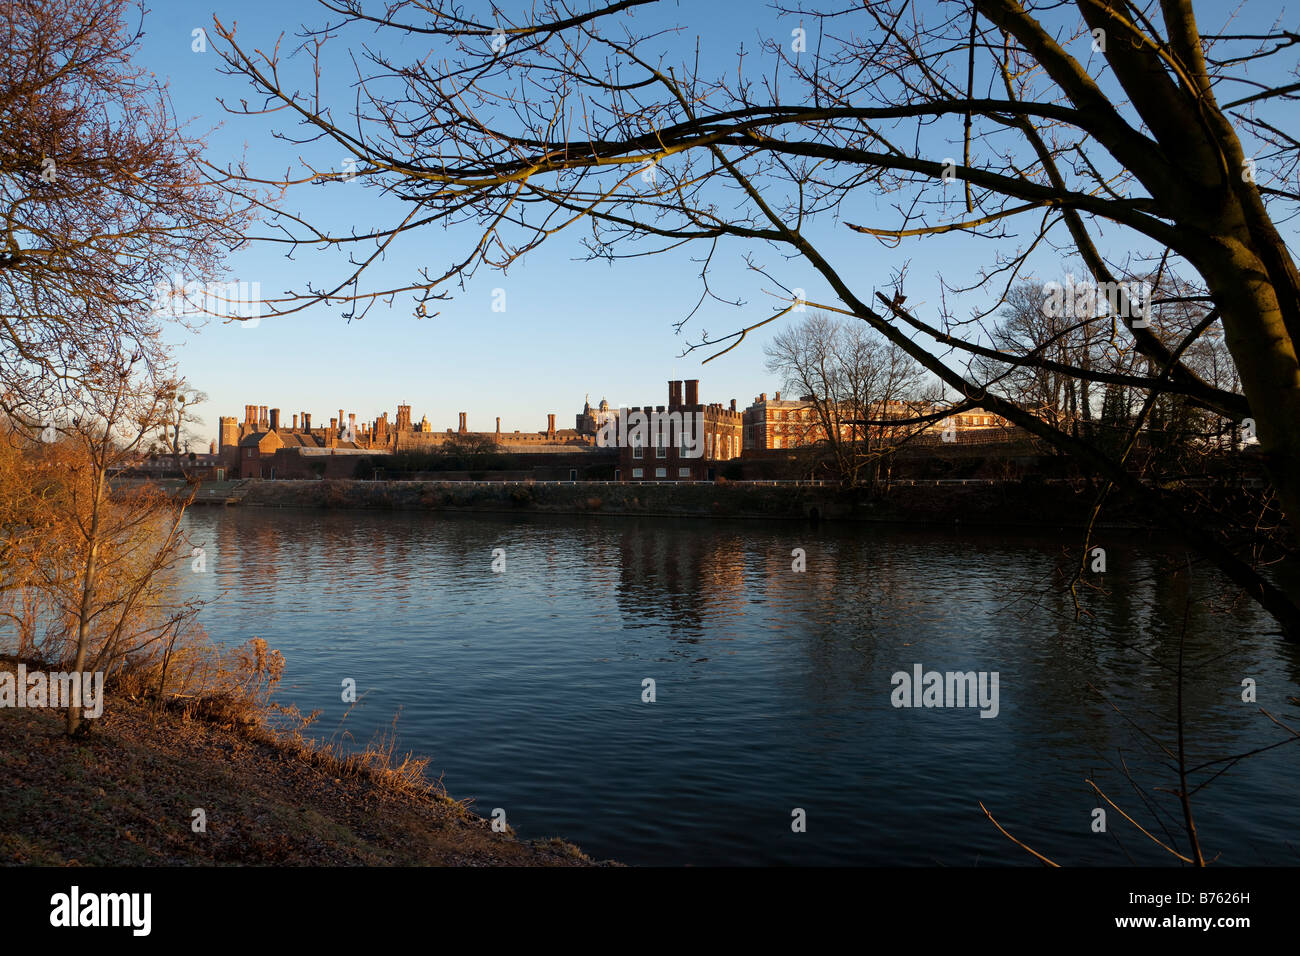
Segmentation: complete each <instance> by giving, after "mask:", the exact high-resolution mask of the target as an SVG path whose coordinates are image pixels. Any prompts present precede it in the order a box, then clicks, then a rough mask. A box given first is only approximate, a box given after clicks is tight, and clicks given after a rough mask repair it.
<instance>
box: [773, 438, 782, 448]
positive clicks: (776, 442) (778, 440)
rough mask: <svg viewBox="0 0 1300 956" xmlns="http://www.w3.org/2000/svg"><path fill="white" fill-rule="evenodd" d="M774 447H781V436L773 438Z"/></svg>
mask: <svg viewBox="0 0 1300 956" xmlns="http://www.w3.org/2000/svg"><path fill="white" fill-rule="evenodd" d="M772 447H773V448H780V447H781V439H780V438H773V439H772Z"/></svg>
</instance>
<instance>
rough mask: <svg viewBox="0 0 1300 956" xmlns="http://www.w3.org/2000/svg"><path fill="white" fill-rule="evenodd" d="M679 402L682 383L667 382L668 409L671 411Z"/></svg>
mask: <svg viewBox="0 0 1300 956" xmlns="http://www.w3.org/2000/svg"><path fill="white" fill-rule="evenodd" d="M681 403H682V383H681V382H669V383H668V410H669V411H672V410H673V409H674V408H676V407H677V406H679V405H680V404H681Z"/></svg>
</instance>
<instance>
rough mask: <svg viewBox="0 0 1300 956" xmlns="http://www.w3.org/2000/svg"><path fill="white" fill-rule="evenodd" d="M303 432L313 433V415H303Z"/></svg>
mask: <svg viewBox="0 0 1300 956" xmlns="http://www.w3.org/2000/svg"><path fill="white" fill-rule="evenodd" d="M302 430H303V431H305V432H309V431H311V415H310V414H308V413H307V412H303V413H302Z"/></svg>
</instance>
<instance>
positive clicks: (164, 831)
mask: <svg viewBox="0 0 1300 956" xmlns="http://www.w3.org/2000/svg"><path fill="white" fill-rule="evenodd" d="M9 666H10V665H7V664H0V667H9ZM89 723H91V724H92V729H91V733H90V734H89V735H87V736H85V737H82V738H77V739H69V738H67V737H66V736H64V734H63V724H62V715H61V713H57V712H55V711H52V710H49V709H26V708H23V709H14V708H4V709H0V774H2V775H3V779H4V781H5V786H4V788H3V790H2V791H0V863H3V864H5V865H11V866H12V865H40V866H64V865H83V866H109V865H114V866H116V865H124V866H135V865H145V866H214V865H231V864H235V865H254V866H255V865H276V866H589V865H593V861H591V860H590V859H588V858H587V857H586V856H585V855H583V854H582V852H581V851H580V850H578V848H577V847H574V846H573V845H572V844H569V843H566V842H564V841H563V840H559V839H555V840H545V841H533V842H526V841H522V840H519V839H517V838H516V837H515V836H514V835H513V834H512V833H509V832H506V833H495V832H493V830H492V828H491V824H490V822H489V821H487V820H485V819H483V818H481V817H479V816H477V815H475V814H473V813H471V812H470V811H469V810H468V809H467V808H466V805H465V803H463V802H458V801H456V800H453V799H451V798H450V797H448V796H446V795H445V794H442V793H441V792H439V791H438V790H437V788H436V787H434V786H430V787H427V788H409V787H404V788H397V787H394V786H391V785H387V784H385V783H383V782H381V781H379V780H376V779H374V778H373V777H372V776H371V775H370V774H368V773H366V772H365V771H364V768H356V769H353V770H352V771H351V772H350V771H349V769H348V768H344V767H341V766H340V765H338V764H337V763H336V762H332V761H329V760H325V759H322V758H321V755H320V754H319V753H313V752H311V751H309V750H306V749H303V748H300V747H298V746H296V745H295V744H294V742H293V741H292V740H283V741H280V742H279V743H277V742H274V741H273V740H271V739H269V738H266V737H263V736H261V735H259V734H250V733H247V732H242V731H239V730H235V729H231V728H227V727H221V726H218V725H215V724H213V723H210V722H208V721H205V720H201V719H196V718H186V717H184V716H183V715H181V714H179V713H175V712H163V713H160V714H157V713H154V712H153V711H152V710H151V709H149V708H147V707H145V706H144V705H143V704H141V703H138V702H134V701H131V700H129V699H125V698H114V696H113V695H112V694H110V695H109V697H108V702H107V706H106V708H105V712H104V715H103V716H102V717H101V718H99V719H97V720H94V721H90V722H89ZM196 810H202V811H203V817H204V818H205V821H204V822H205V828H204V832H195V829H194V821H195V819H196V814H195V812H194V811H196Z"/></svg>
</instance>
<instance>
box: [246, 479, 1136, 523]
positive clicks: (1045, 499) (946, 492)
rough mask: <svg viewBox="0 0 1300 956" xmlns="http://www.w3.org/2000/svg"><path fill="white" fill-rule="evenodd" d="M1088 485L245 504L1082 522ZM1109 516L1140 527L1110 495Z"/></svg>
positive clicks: (694, 488)
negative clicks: (879, 493)
mask: <svg viewBox="0 0 1300 956" xmlns="http://www.w3.org/2000/svg"><path fill="white" fill-rule="evenodd" d="M1092 502H1093V497H1092V495H1091V494H1090V493H1089V492H1088V491H1087V489H1086V488H1084V487H1081V486H1078V487H1076V486H1071V485H1069V484H1066V483H1060V484H1049V483H1044V482H1023V483H1022V482H1002V483H989V484H972V485H956V484H953V485H915V486H901V487H894V488H891V489H890V490H889V492H888V493H887V494H884V495H870V494H867V493H866V492H864V491H862V490H844V489H839V488H834V487H828V486H810V485H762V484H745V483H727V484H723V483H719V484H703V483H700V484H656V485H649V484H631V483H629V484H503V483H498V482H459V481H452V482H423V481H379V482H375V481H332V480H331V481H263V482H253V483H251V484H249V485H248V486H247V487H246V491H245V493H244V495H243V498H242V504H243V505H245V506H252V507H268V508H274V507H288V508H342V509H392V510H423V511H488V512H536V513H546V514H585V515H622V516H669V517H718V518H769V519H773V518H775V519H797V520H808V519H810V518H815V519H821V520H831V521H880V522H900V523H909V524H942V525H952V524H969V525H983V526H997V527H1009V526H1031V527H1079V526H1082V525H1084V524H1086V522H1087V520H1088V514H1089V509H1090V507H1091V504H1092ZM1105 523H1106V524H1107V525H1109V526H1112V527H1114V526H1126V527H1144V526H1145V524H1146V523H1145V521H1144V520H1143V518H1142V515H1141V514H1140V513H1139V512H1138V511H1137V510H1136V509H1132V508H1127V507H1125V505H1124V502H1122V501H1120V500H1118V498H1115V499H1113V500H1112V501H1111V502H1110V505H1109V507H1108V513H1107V519H1106V522H1105Z"/></svg>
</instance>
